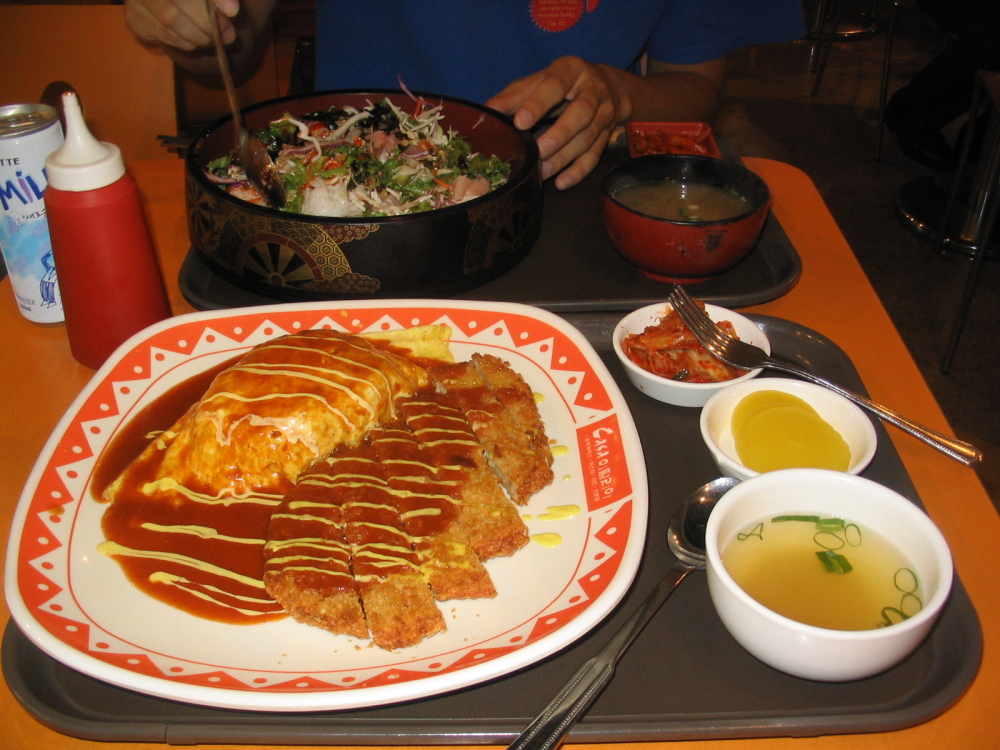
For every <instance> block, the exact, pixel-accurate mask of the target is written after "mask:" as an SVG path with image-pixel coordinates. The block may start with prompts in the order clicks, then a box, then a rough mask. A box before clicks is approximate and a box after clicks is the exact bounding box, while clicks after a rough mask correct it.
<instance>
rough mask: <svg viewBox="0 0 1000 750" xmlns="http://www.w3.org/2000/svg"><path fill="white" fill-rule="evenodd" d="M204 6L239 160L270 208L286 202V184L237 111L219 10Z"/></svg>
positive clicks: (208, 0) (212, 5) (209, 1)
mask: <svg viewBox="0 0 1000 750" xmlns="http://www.w3.org/2000/svg"><path fill="white" fill-rule="evenodd" d="M205 6H206V7H207V8H208V15H209V18H210V19H211V20H212V39H213V40H214V42H215V56H216V58H218V61H219V71H220V72H221V73H222V83H223V85H224V86H225V87H226V97H227V98H228V99H229V109H230V111H231V112H232V113H233V127H234V128H236V147H237V149H238V151H239V154H240V161H241V162H242V163H243V170H244V171H245V172H246V175H247V179H248V180H250V182H252V183H253V184H254V186H255V187H256V188H257V189H258V190H260V191H261V192H262V193H263V194H264V197H266V198H267V202H268V203H270V204H271V206H272V208H281V207H282V206H284V205H285V186H284V185H282V184H281V175H279V174H278V170H277V169H276V168H275V166H274V162H273V161H272V160H271V156H270V154H268V153H267V149H266V148H265V147H264V142H263V141H261V139H260V138H258V137H257V135H256V134H255V133H252V132H250V131H249V130H248V129H247V125H246V122H245V121H244V120H243V112H242V111H240V105H239V102H238V101H237V100H236V87H235V86H234V85H233V76H232V73H230V71H229V58H228V57H227V56H226V48H225V47H224V46H223V44H222V32H221V30H220V29H219V16H218V11H216V8H215V3H214V2H212V0H205Z"/></svg>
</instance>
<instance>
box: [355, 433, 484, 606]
mask: <svg viewBox="0 0 1000 750" xmlns="http://www.w3.org/2000/svg"><path fill="white" fill-rule="evenodd" d="M368 439H369V440H370V441H371V445H372V447H373V448H374V449H375V453H376V455H377V456H378V459H379V463H380V464H381V468H382V471H383V472H384V473H385V476H386V478H387V479H388V481H389V490H390V493H391V494H392V496H393V498H394V499H395V502H396V509H397V510H398V511H399V514H400V517H401V518H402V520H403V526H404V527H405V529H406V533H407V534H409V535H410V539H411V540H412V541H413V548H414V549H415V550H416V551H417V552H418V553H419V555H420V567H421V570H422V571H423V573H424V576H425V577H426V579H427V582H428V583H429V584H430V587H431V591H432V592H434V598H435V599H437V600H438V601H446V600H449V599H481V598H485V597H493V596H496V593H497V592H496V588H495V587H494V586H493V581H492V580H491V579H490V574H489V573H488V572H487V570H486V568H485V567H483V564H482V561H481V560H480V559H479V556H478V555H477V554H476V553H475V551H474V550H473V549H472V547H471V546H470V545H469V538H468V536H467V535H466V533H465V530H464V529H463V528H462V525H461V514H460V512H459V506H460V505H461V497H460V495H461V488H460V483H459V482H458V481H455V480H451V481H441V480H439V479H438V478H437V472H436V470H435V468H434V466H433V465H432V463H431V459H430V458H429V457H428V456H426V455H425V454H424V452H423V451H422V450H421V448H420V444H419V443H418V442H417V440H416V438H415V437H414V436H413V433H412V432H410V431H409V429H407V428H406V427H405V425H402V426H397V427H395V428H391V427H390V428H385V429H382V428H379V429H375V430H372V431H371V432H370V433H368Z"/></svg>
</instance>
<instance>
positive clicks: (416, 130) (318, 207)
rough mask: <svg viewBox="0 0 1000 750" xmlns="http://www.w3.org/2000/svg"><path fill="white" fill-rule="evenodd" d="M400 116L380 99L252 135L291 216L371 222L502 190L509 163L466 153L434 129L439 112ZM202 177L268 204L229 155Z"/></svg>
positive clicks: (424, 107) (457, 140) (420, 110)
mask: <svg viewBox="0 0 1000 750" xmlns="http://www.w3.org/2000/svg"><path fill="white" fill-rule="evenodd" d="M415 102H416V103H415V111H414V112H413V113H412V114H410V113H408V112H404V111H403V110H401V109H400V108H399V107H397V106H396V105H395V104H393V103H392V102H391V101H389V100H388V99H382V100H381V101H379V102H377V103H374V104H372V103H369V104H368V106H366V107H364V108H363V109H360V110H359V109H355V108H353V107H344V108H338V107H336V106H334V107H331V108H330V109H327V110H323V111H320V112H312V113H310V114H305V115H302V116H300V117H293V116H292V115H290V114H285V115H283V116H282V117H281V118H279V119H277V120H274V121H272V122H271V123H270V124H269V125H268V127H267V128H265V129H263V130H261V131H260V132H259V135H260V137H261V139H262V140H263V141H264V144H265V145H266V146H267V150H268V152H269V153H270V154H271V158H272V159H274V162H275V166H276V167H277V169H278V172H279V174H280V175H281V181H282V183H283V185H284V187H285V194H286V202H285V206H284V207H283V209H284V210H285V211H289V212H291V213H300V214H311V215H314V216H340V217H377V216H396V215H400V214H411V213H417V212H421V211H430V210H433V209H436V208H441V207H443V206H451V205H455V204H458V203H462V202H464V201H467V200H471V199H473V198H477V197H479V196H481V195H485V194H486V193H488V192H489V191H491V190H493V189H494V188H496V187H498V186H500V185H502V184H504V183H505V182H506V181H507V179H508V176H509V173H510V165H509V164H507V163H506V162H504V161H503V160H502V159H500V158H499V157H497V156H484V155H482V154H476V153H472V149H471V147H470V146H469V143H468V141H466V140H465V139H464V138H463V137H462V136H459V135H457V134H455V133H454V132H452V131H451V130H446V129H445V128H444V126H443V125H442V120H443V119H444V117H443V114H442V111H441V109H442V108H441V106H440V105H438V106H430V105H429V104H428V102H427V101H426V100H424V99H416V100H415ZM206 173H207V175H208V177H209V179H211V180H212V181H213V182H216V183H218V184H219V185H220V187H221V188H223V189H224V190H226V192H228V193H229V194H230V195H233V196H236V197H238V198H242V199H243V200H247V201H250V202H252V203H256V204H258V205H263V206H266V205H268V203H267V200H266V198H265V197H264V195H263V194H262V193H261V192H260V191H259V190H258V189H257V188H255V187H254V186H253V185H251V184H250V183H249V182H248V181H247V179H246V174H245V173H244V171H243V168H242V166H241V165H240V164H239V162H238V159H236V158H235V154H229V155H227V156H224V157H221V158H219V159H216V160H215V161H213V162H211V163H210V164H209V165H208V167H207V169H206Z"/></svg>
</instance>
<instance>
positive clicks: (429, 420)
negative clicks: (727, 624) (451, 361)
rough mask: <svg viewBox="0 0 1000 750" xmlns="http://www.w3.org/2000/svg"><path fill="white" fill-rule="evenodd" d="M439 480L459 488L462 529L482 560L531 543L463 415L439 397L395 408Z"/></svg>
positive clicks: (406, 402) (417, 398)
mask: <svg viewBox="0 0 1000 750" xmlns="http://www.w3.org/2000/svg"><path fill="white" fill-rule="evenodd" d="M396 408H397V410H398V411H399V414H400V415H401V416H402V417H403V419H404V420H405V421H406V425H407V427H408V428H409V429H410V431H411V432H412V433H413V436H414V437H415V438H416V440H417V442H418V443H419V444H420V447H421V449H422V450H423V452H424V453H425V454H426V455H427V456H428V458H429V459H430V461H431V463H432V464H433V465H434V467H435V471H436V474H437V477H438V479H439V480H442V481H455V482H458V486H459V488H460V494H459V497H460V499H461V504H460V506H459V523H460V524H461V526H462V529H463V530H464V531H465V534H466V536H467V538H468V540H469V546H470V547H471V548H472V550H473V551H474V552H475V553H476V555H478V556H479V559H480V560H489V559H490V558H493V557H504V556H507V555H512V554H514V553H515V552H517V550H519V549H521V548H522V547H523V546H524V545H525V544H527V543H528V529H527V527H526V526H525V525H524V521H523V520H522V518H521V516H520V514H519V513H518V510H517V508H516V507H515V506H514V504H513V503H512V502H511V501H510V499H509V498H508V497H507V495H506V494H505V493H504V491H503V489H501V487H500V484H499V482H498V481H497V478H496V476H495V475H494V474H493V471H492V470H491V469H490V467H489V464H488V463H487V462H486V457H485V455H484V453H483V447H482V445H481V444H480V443H479V439H478V438H477V437H476V434H475V433H474V432H473V431H472V427H471V426H470V425H469V422H468V420H467V419H466V418H465V415H464V414H463V413H462V412H461V411H460V410H459V409H458V408H456V407H455V406H454V405H453V404H451V403H450V402H449V401H448V396H447V395H445V394H440V393H424V394H420V395H418V396H413V397H412V398H404V399H400V400H399V401H397V403H396Z"/></svg>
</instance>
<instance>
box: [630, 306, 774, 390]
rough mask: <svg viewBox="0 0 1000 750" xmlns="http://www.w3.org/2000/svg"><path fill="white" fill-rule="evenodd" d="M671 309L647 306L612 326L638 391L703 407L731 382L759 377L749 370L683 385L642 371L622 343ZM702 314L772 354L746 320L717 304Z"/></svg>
mask: <svg viewBox="0 0 1000 750" xmlns="http://www.w3.org/2000/svg"><path fill="white" fill-rule="evenodd" d="M672 309H673V308H672V306H671V305H670V304H669V303H667V302H660V303H657V304H655V305H647V306H646V307H641V308H639V309H638V310H635V311H633V312H631V313H629V314H628V315H626V316H625V317H624V318H622V320H621V321H619V323H618V325H617V326H616V327H615V332H614V334H613V343H614V350H615V354H616V355H618V359H619V360H621V363H622V366H623V367H624V368H625V374H626V375H627V376H628V379H629V381H630V382H631V383H632V385H634V386H635V387H636V388H638V389H639V390H640V391H642V392H643V393H645V394H646V395H647V396H650V397H652V398H655V399H656V400H657V401H663V402H665V403H668V404H674V405H676V406H704V405H705V402H706V401H708V399H709V398H710V397H711V396H712V394H714V393H716V392H717V391H719V390H721V389H723V388H725V387H726V386H728V385H731V384H733V383H742V382H745V381H747V380H750V379H751V378H755V377H757V375H759V374H760V370H750V371H749V372H747V373H746V374H744V375H740V376H739V377H737V378H734V379H732V380H724V381H722V382H719V383H685V382H683V381H680V380H670V379H669V378H663V377H660V376H659V375H654V374H653V373H651V372H648V371H647V370H643V369H642V368H641V367H639V365H637V364H636V363H635V362H633V361H632V360H630V359H629V358H628V357H627V356H626V355H625V352H624V351H623V350H622V341H624V340H625V337H626V336H629V335H631V334H633V333H642V332H643V331H644V330H646V328H647V327H649V326H651V325H655V324H656V323H657V322H658V321H659V320H660V319H661V318H662V317H663V316H664V315H666V314H667V313H669V312H670V311H671V310H672ZM705 312H707V313H708V316H709V317H710V318H711V319H712V320H714V321H716V322H717V323H718V322H721V321H723V320H728V321H729V322H730V323H732V324H733V327H734V328H735V329H736V335H737V336H739V337H740V339H741V340H743V341H746V342H747V343H750V344H754V345H756V346H759V347H760V348H761V349H763V350H764V351H766V352H767V353H768V354H770V353H771V342H770V341H768V339H767V336H765V335H764V332H763V331H762V330H761V329H760V326H758V325H757V324H756V323H754V322H753V321H752V320H750V319H749V318H746V317H744V316H742V315H740V314H739V313H735V312H733V311H732V310H729V309H727V308H725V307H718V306H717V305H705Z"/></svg>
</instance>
